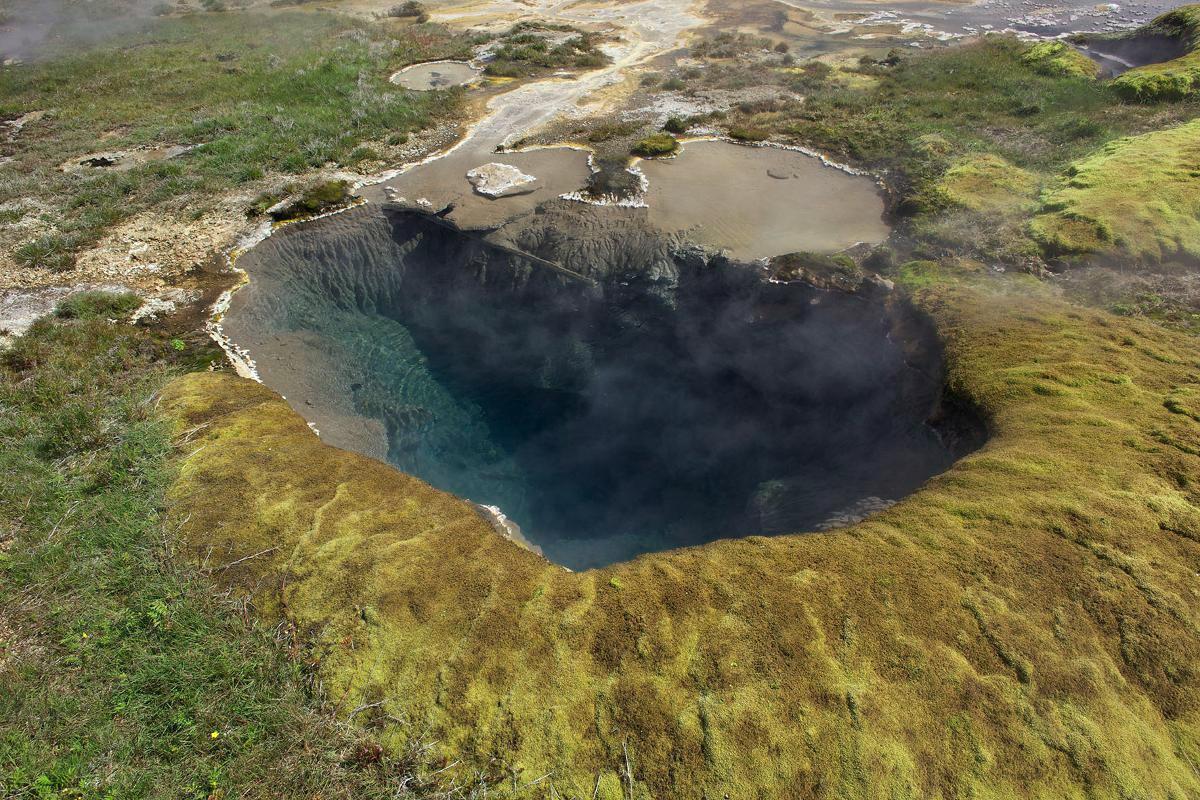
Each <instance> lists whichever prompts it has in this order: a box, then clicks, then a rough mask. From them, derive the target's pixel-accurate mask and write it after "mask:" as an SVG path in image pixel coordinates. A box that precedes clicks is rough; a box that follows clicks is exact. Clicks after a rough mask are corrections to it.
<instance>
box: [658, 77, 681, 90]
mask: <svg viewBox="0 0 1200 800" xmlns="http://www.w3.org/2000/svg"><path fill="white" fill-rule="evenodd" d="M662 88H663V90H664V91H668V92H682V91H683V90H684V89H686V88H687V84H686V83H684V82H683V79H682V78H668V79H667V80H665V81H663V85H662Z"/></svg>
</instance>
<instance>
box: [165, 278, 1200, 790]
mask: <svg viewBox="0 0 1200 800" xmlns="http://www.w3.org/2000/svg"><path fill="white" fill-rule="evenodd" d="M920 277H921V281H920V282H921V283H922V284H925V285H927V286H928V285H929V284H932V286H931V287H929V288H926V289H923V290H921V291H920V292H919V294H918V297H917V300H918V302H919V304H920V306H921V307H922V308H923V309H925V310H926V311H927V312H928V313H929V314H930V315H931V316H932V318H933V320H934V322H935V324H936V327H937V330H938V332H939V334H940V336H941V338H942V339H943V341H944V342H945V348H946V358H947V369H948V385H949V386H950V387H951V388H952V389H953V390H954V392H955V395H956V396H957V397H958V398H960V399H961V401H962V402H965V403H969V404H971V405H973V406H975V407H977V408H978V409H979V410H980V411H981V412H982V413H983V414H984V416H985V417H986V419H987V420H988V423H989V431H990V433H991V435H992V438H991V439H990V440H989V442H988V444H987V445H986V446H985V447H984V448H983V449H981V450H979V451H977V452H976V453H974V454H972V455H969V456H967V457H966V458H964V459H963V460H962V461H960V462H959V463H958V464H957V465H956V466H955V467H953V468H952V469H951V470H950V471H949V472H947V473H945V474H943V475H941V476H939V477H937V478H934V479H933V480H931V481H930V482H929V483H928V485H927V486H926V487H925V488H923V489H922V490H921V491H919V492H918V493H916V494H915V495H913V496H911V497H909V498H907V499H906V500H904V501H902V502H900V503H899V504H897V505H896V506H894V507H892V508H891V509H889V510H887V511H885V512H883V513H882V514H880V515H879V516H877V517H875V518H873V519H871V520H869V521H867V522H865V523H862V524H860V525H857V526H855V527H853V528H849V529H846V530H844V531H840V532H835V533H829V534H818V535H804V536H781V537H772V538H763V537H753V538H749V539H742V540H725V541H719V542H715V543H712V544H709V545H706V546H703V547H698V548H691V549H685V550H678V551H671V552H665V553H657V554H653V555H647V556H643V557H641V558H638V559H636V560H634V561H631V562H626V563H622V564H617V565H614V566H611V567H607V568H604V569H599V570H592V571H589V572H586V573H567V572H564V571H563V570H561V569H559V568H557V567H554V566H553V565H550V564H548V563H547V562H545V561H544V560H542V559H541V558H539V557H538V556H536V555H535V554H533V553H530V552H528V551H526V550H523V549H522V548H520V547H518V546H516V545H514V544H512V543H511V542H509V541H507V540H505V539H503V538H502V537H500V536H497V535H496V534H495V532H494V531H493V530H492V529H491V527H490V526H489V525H488V523H487V522H485V521H484V520H483V519H482V518H481V517H480V516H479V515H478V514H477V513H476V511H475V509H474V508H472V507H471V506H470V505H468V504H467V503H465V502H462V501H460V500H457V499H455V498H453V497H451V496H450V495H447V494H444V493H442V492H438V491H436V490H433V489H432V488H430V487H429V486H428V485H426V484H424V483H422V482H421V481H419V480H416V479H414V478H412V477H409V476H406V475H403V474H401V473H399V472H397V471H395V470H393V469H391V468H389V467H387V466H385V465H383V464H380V463H378V462H375V461H373V460H371V459H369V458H366V457H363V456H358V455H355V454H351V453H347V452H344V451H341V450H337V449H335V448H332V447H329V446H327V445H325V444H323V443H321V442H320V441H319V440H318V439H317V438H316V437H314V436H312V435H311V433H310V432H309V430H308V428H307V426H306V425H305V423H304V421H303V420H302V419H301V418H300V417H299V416H298V415H297V414H295V413H294V412H293V411H291V410H290V409H289V408H288V407H287V405H286V404H285V403H284V402H283V401H282V400H280V399H279V398H278V397H277V396H276V395H274V394H273V393H272V392H270V391H269V390H267V389H266V388H264V387H262V386H260V385H258V384H255V383H253V382H250V381H245V380H240V379H235V378H232V377H230V376H226V375H214V374H197V375H190V376H187V377H184V378H181V379H179V380H177V381H175V382H174V383H173V384H172V385H171V386H170V387H169V388H168V390H167V391H166V392H165V393H164V395H163V398H162V408H163V409H165V411H166V412H167V413H168V414H169V415H170V416H171V417H172V418H173V419H175V420H176V424H177V425H178V427H179V429H180V430H181V431H184V430H186V431H189V432H190V433H189V437H190V438H189V442H188V444H187V446H186V453H185V454H184V455H183V456H182V463H181V469H180V474H179V479H178V481H177V483H176V485H175V487H174V489H173V491H172V496H171V499H172V514H173V515H174V517H175V519H176V520H177V522H178V524H179V526H180V530H181V534H182V537H183V540H184V541H185V542H186V547H187V552H190V553H191V554H192V555H193V556H194V557H195V558H196V559H197V561H200V560H203V559H205V558H209V559H211V561H212V562H217V561H219V562H220V563H225V564H233V565H234V566H231V567H230V568H229V569H226V570H223V571H221V572H220V573H219V574H218V576H219V578H220V579H221V580H223V581H224V582H226V583H227V584H228V585H229V586H230V587H231V588H232V589H233V590H234V591H235V592H236V593H240V594H243V595H245V596H247V597H248V598H250V599H251V601H252V602H253V605H254V607H255V608H256V609H257V610H258V612H259V613H260V614H262V615H263V616H264V618H266V619H268V620H275V619H279V618H281V617H282V618H285V619H287V620H288V621H289V622H291V623H292V624H293V625H294V626H295V628H296V630H297V632H298V633H299V635H300V636H301V637H302V639H303V641H305V642H307V643H308V644H309V647H310V649H311V652H312V654H313V656H314V658H315V659H316V660H317V661H318V663H319V672H320V679H321V680H322V682H323V683H324V685H325V687H326V688H327V690H328V692H329V695H330V697H331V698H333V700H334V701H335V702H336V704H337V707H338V708H340V709H352V708H359V707H369V708H371V709H372V710H371V711H368V712H365V713H364V714H361V715H359V716H358V717H357V718H356V721H357V722H360V723H362V722H366V721H367V718H368V717H370V715H371V714H372V713H376V712H379V713H386V714H389V715H391V718H392V719H396V720H403V721H405V722H406V723H407V727H398V726H395V725H394V724H393V727H392V728H391V729H390V730H392V732H393V733H394V734H395V735H396V736H402V735H403V734H404V733H406V732H412V731H426V732H428V733H430V734H432V736H433V737H434V738H436V739H437V740H439V742H440V743H441V744H440V745H439V746H440V747H444V748H445V749H446V752H448V753H453V754H454V758H463V759H465V763H467V764H470V765H474V766H478V767H480V768H484V769H496V767H495V764H496V763H503V764H504V768H505V769H513V770H517V772H516V773H514V774H519V775H520V776H522V779H527V780H530V781H531V780H533V779H535V778H537V777H539V776H541V775H544V774H546V773H550V774H552V776H553V777H552V779H553V783H554V788H555V791H556V792H557V793H558V795H559V796H564V797H569V796H580V797H592V796H597V797H604V798H614V799H615V798H619V797H626V796H627V794H626V788H627V787H626V785H625V782H624V781H623V778H622V776H623V775H624V773H625V769H626V767H625V764H626V763H627V762H626V758H628V763H629V764H630V765H631V772H632V777H633V782H634V783H635V784H636V786H635V787H634V788H633V790H632V791H634V793H635V795H636V796H637V797H644V796H654V797H660V798H700V797H712V796H717V797H721V796H728V797H730V798H734V799H735V800H737V799H739V798H758V797H835V796H840V795H842V794H844V793H845V792H849V793H850V794H854V795H855V796H864V797H880V798H883V797H932V796H943V797H945V796H959V795H963V794H966V793H972V792H974V793H975V794H977V795H978V796H984V797H1014V796H1075V795H1083V794H1084V793H1085V792H1086V793H1090V794H1092V795H1094V796H1098V797H1117V796H1119V795H1121V794H1123V793H1127V792H1128V791H1133V790H1136V791H1138V792H1140V793H1142V794H1144V795H1145V796H1148V797H1167V796H1189V795H1193V794H1196V793H1198V792H1200V777H1198V776H1197V774H1196V772H1195V770H1194V768H1193V766H1192V765H1191V763H1190V762H1189V760H1188V759H1187V757H1186V752H1185V751H1187V750H1189V749H1191V748H1193V747H1194V743H1195V741H1196V740H1197V736H1198V735H1200V676H1197V675H1196V673H1195V672H1194V671H1193V670H1191V669H1190V668H1189V667H1188V666H1187V665H1189V664H1193V663H1196V661H1197V659H1200V630H1198V628H1197V624H1196V619H1197V618H1198V617H1197V612H1198V611H1200V596H1198V594H1197V592H1196V589H1195V575H1196V572H1197V569H1198V568H1200V512H1198V511H1197V503H1198V502H1200V498H1198V497H1197V496H1196V492H1195V489H1194V486H1195V485H1196V484H1195V481H1194V478H1195V476H1196V475H1197V474H1198V472H1200V469H1198V464H1197V459H1198V457H1197V455H1196V454H1197V453H1200V424H1198V423H1197V422H1196V420H1197V419H1200V413H1198V412H1196V406H1197V402H1196V399H1195V398H1196V397H1197V396H1200V395H1197V391H1198V390H1200V380H1198V379H1197V378H1196V373H1197V366H1198V365H1197V363H1196V359H1195V357H1194V354H1193V352H1192V344H1191V342H1190V340H1188V339H1185V338H1184V337H1181V336H1176V335H1174V334H1170V333H1167V332H1164V331H1163V330H1162V329H1161V328H1157V327H1153V326H1150V325H1142V324H1139V323H1137V322H1135V321H1126V320H1118V319H1115V318H1113V317H1111V316H1108V315H1104V314H1100V313H1093V312H1088V311H1082V310H1079V309H1076V308H1072V307H1068V306H1066V305H1063V304H1060V303H1058V302H1056V301H1054V300H1051V299H1027V298H1021V299H1017V298H1016V297H1015V296H1014V295H1004V296H996V295H993V294H988V293H987V292H986V291H985V290H982V289H977V288H969V287H966V286H963V285H959V284H956V283H953V282H947V281H946V280H945V276H938V275H936V274H926V273H925V272H922V273H921V275H920ZM214 498H219V500H218V501H215V502H214ZM246 556H254V557H252V558H246ZM373 704H379V705H378V706H375V705H373ZM397 741H399V740H397ZM385 743H386V742H385ZM495 759H501V760H502V761H501V762H496V761H495ZM489 765H490V766H489Z"/></svg>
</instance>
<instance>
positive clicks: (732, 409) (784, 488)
mask: <svg viewBox="0 0 1200 800" xmlns="http://www.w3.org/2000/svg"><path fill="white" fill-rule="evenodd" d="M241 263H242V264H243V265H244V266H245V267H246V269H247V270H248V271H249V273H250V275H251V282H250V284H249V286H248V287H246V288H245V289H243V290H242V291H240V292H239V293H238V294H237V295H236V296H235V299H234V303H233V307H232V308H231V310H230V313H229V314H228V316H227V317H226V320H225V329H226V331H227V332H228V333H229V334H230V336H231V337H232V338H233V339H234V341H236V342H237V343H238V344H239V345H241V346H244V347H247V348H248V349H249V350H250V352H251V354H252V355H253V356H254V358H255V359H256V361H257V364H258V369H259V371H260V374H261V375H262V378H263V380H264V381H265V382H266V383H267V384H268V385H270V386H271V387H272V388H275V389H276V390H278V391H280V392H281V393H282V394H284V395H285V396H286V397H287V398H288V399H289V401H290V402H291V403H292V405H293V407H295V408H297V409H298V410H299V411H300V412H301V413H303V414H304V415H305V416H306V417H307V418H308V419H309V420H310V421H311V422H313V424H314V425H315V426H316V427H318V428H319V429H320V431H321V434H322V437H323V438H324V439H325V440H326V441H328V442H330V443H332V444H335V445H338V446H342V447H347V448H350V449H356V450H360V451H362V452H365V453H367V454H370V455H374V456H375V457H378V458H382V459H386V460H387V461H389V462H390V463H392V464H394V465H395V466H396V467H398V468H399V469H402V470H404V471H406V472H409V473H412V474H414V475H417V476H419V477H421V478H423V479H425V480H427V481H428V482H430V483H432V484H433V485H435V486H437V487H440V488H442V489H445V490H447V491H450V492H453V493H455V494H457V495H460V496H462V497H465V498H468V499H470V500H472V501H474V502H476V503H480V504H485V505H490V506H496V507H499V508H500V509H502V510H503V512H504V513H505V514H506V515H507V516H508V517H509V518H511V519H512V520H513V521H515V522H516V523H517V524H518V525H519V526H520V528H521V530H522V531H523V534H524V536H525V537H526V538H527V539H528V540H529V541H530V542H531V543H532V544H533V545H534V546H535V547H536V548H538V549H540V550H541V552H543V553H544V555H545V556H546V557H547V558H549V559H550V560H552V561H555V562H557V563H559V564H562V565H565V566H568V567H570V568H572V569H585V568H589V567H596V566H600V565H604V564H608V563H613V562H616V561H621V560H625V559H628V558H631V557H634V556H637V555H639V554H642V553H647V552H653V551H658V550H663V549H668V548H675V547H681V546H688V545H698V544H702V543H704V542H708V541H711V540H714V539H717V538H724V537H731V536H747V535H753V534H778V533H789V532H798V531H805V530H812V529H814V528H816V527H818V526H821V525H822V523H824V522H826V521H827V520H829V519H830V518H831V517H832V516H834V515H836V514H838V513H839V512H841V511H843V510H845V509H847V508H850V507H853V506H855V505H856V504H859V503H860V502H861V501H863V500H864V499H865V498H878V499H881V500H884V501H886V500H892V499H896V498H899V497H902V496H903V495H905V494H907V493H909V492H911V491H913V490H914V489H915V488H917V487H918V486H919V485H920V484H921V483H922V482H923V481H924V480H925V479H927V478H928V477H929V476H931V475H933V474H935V473H937V472H940V471H942V470H944V469H945V468H946V467H948V466H949V465H950V463H951V462H952V461H953V459H954V457H955V453H953V452H952V451H951V449H949V448H947V447H946V446H945V445H944V444H943V442H942V440H941V438H939V436H938V434H937V433H935V431H934V429H933V428H931V427H930V426H929V425H928V424H927V420H928V419H929V418H930V417H931V416H933V415H934V414H935V413H936V412H937V409H938V407H939V400H940V398H941V393H942V382H941V372H940V361H939V356H938V354H937V352H936V345H934V344H933V343H932V337H929V336H926V335H925V334H923V333H922V334H916V333H913V331H915V330H917V328H919V325H914V323H913V322H912V320H913V319H914V318H915V315H912V314H911V313H903V312H897V311H896V310H895V309H894V308H893V309H890V310H889V307H888V304H885V303H884V302H883V301H880V300H874V299H867V298H864V297H861V296H856V295H845V294H840V293H833V292H831V293H826V292H821V291H818V290H815V289H812V288H809V287H804V286H795V285H781V284H771V283H768V282H765V281H763V280H762V279H761V277H760V275H759V273H758V271H757V270H755V269H752V268H749V267H745V266H739V265H735V264H729V263H725V262H723V261H715V262H711V261H705V260H703V259H695V258H693V259H683V258H681V259H678V260H676V261H674V262H672V263H671V264H668V265H666V266H664V265H659V266H658V267H657V268H656V269H655V270H653V271H647V270H639V269H638V268H636V265H633V266H630V265H626V266H625V267H623V268H622V269H621V270H620V271H619V273H615V272H609V273H608V274H605V275H598V278H599V282H598V284H597V285H591V284H588V283H584V282H579V281H573V280H571V279H569V278H566V277H564V276H562V275H560V274H558V273H555V272H553V271H551V270H547V269H545V268H542V267H537V266H535V265H532V264H530V263H529V262H527V261H524V260H522V259H520V258H519V257H516V256H513V255H511V254H509V253H504V252H501V251H498V250H495V249H493V248H489V247H487V246H485V245H483V244H481V243H480V242H479V240H478V239H475V238H472V237H469V236H466V235H464V234H461V233H457V232H454V231H450V230H446V229H444V228H442V227H439V226H437V225H435V224H432V223H430V222H428V221H424V220H419V219H415V218H412V217H404V216H398V217H391V218H389V217H387V216H385V215H383V214H381V213H380V212H379V211H378V210H372V209H369V208H367V209H360V210H356V211H354V212H350V213H347V214H343V215H340V216H338V217H335V218H329V219H326V220H322V221H320V222H318V223H316V224H313V225H309V226H304V227H295V228H290V229H284V230H282V231H280V232H278V233H277V234H276V235H275V236H273V237H272V238H271V239H269V240H268V241H266V242H264V243H263V244H262V245H260V246H259V247H257V248H256V249H255V250H253V251H251V253H250V254H248V255H247V256H245V257H244V258H243V261H242V262H241ZM891 305H895V304H894V303H893V304H891ZM396 502H403V498H397V500H396Z"/></svg>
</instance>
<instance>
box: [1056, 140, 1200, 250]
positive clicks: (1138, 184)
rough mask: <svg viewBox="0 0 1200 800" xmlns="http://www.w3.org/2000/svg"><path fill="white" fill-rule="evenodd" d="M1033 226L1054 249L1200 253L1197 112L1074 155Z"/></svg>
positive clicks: (1199, 179)
mask: <svg viewBox="0 0 1200 800" xmlns="http://www.w3.org/2000/svg"><path fill="white" fill-rule="evenodd" d="M1032 229H1033V233H1034V236H1035V237H1036V238H1037V239H1038V240H1039V241H1040V242H1041V244H1042V245H1043V246H1044V247H1045V248H1046V249H1047V250H1048V251H1050V252H1051V253H1056V254H1068V255H1073V254H1084V253H1096V252H1100V253H1103V252H1107V253H1109V254H1116V255H1120V256H1122V257H1131V258H1133V259H1135V260H1136V261H1140V262H1157V261H1163V260H1166V259H1170V258H1174V257H1184V258H1190V259H1200V120H1194V121H1192V122H1190V123H1187V124H1186V125H1181V126H1179V127H1176V128H1169V129H1167V130H1162V131H1154V132H1152V133H1147V134H1143V135H1141V136H1132V137H1127V138H1124V139H1118V140H1116V141H1113V142H1109V143H1108V144H1107V145H1105V146H1104V147H1103V148H1101V149H1100V150H1099V151H1097V152H1095V153H1093V154H1092V155H1090V156H1088V157H1087V158H1084V159H1082V160H1080V161H1078V162H1076V163H1075V164H1073V165H1072V166H1071V167H1070V168H1069V169H1068V170H1067V177H1066V179H1065V181H1064V182H1063V185H1061V186H1060V187H1058V188H1055V189H1052V190H1050V191H1049V192H1048V193H1047V194H1046V195H1045V196H1044V197H1043V200H1042V210H1041V213H1040V214H1039V215H1038V216H1037V217H1036V218H1035V219H1034V220H1033V223H1032Z"/></svg>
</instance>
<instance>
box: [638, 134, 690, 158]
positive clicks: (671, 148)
mask: <svg viewBox="0 0 1200 800" xmlns="http://www.w3.org/2000/svg"><path fill="white" fill-rule="evenodd" d="M678 149H679V140H678V139H676V138H675V137H674V136H672V135H671V134H669V133H655V134H651V135H650V136H647V137H646V138H645V139H642V140H641V141H639V142H638V143H637V144H635V145H634V146H633V149H632V150H631V151H630V152H632V153H633V154H634V155H635V156H641V157H642V158H661V157H663V156H669V155H672V154H674V153H675V151H677V150H678Z"/></svg>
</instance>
